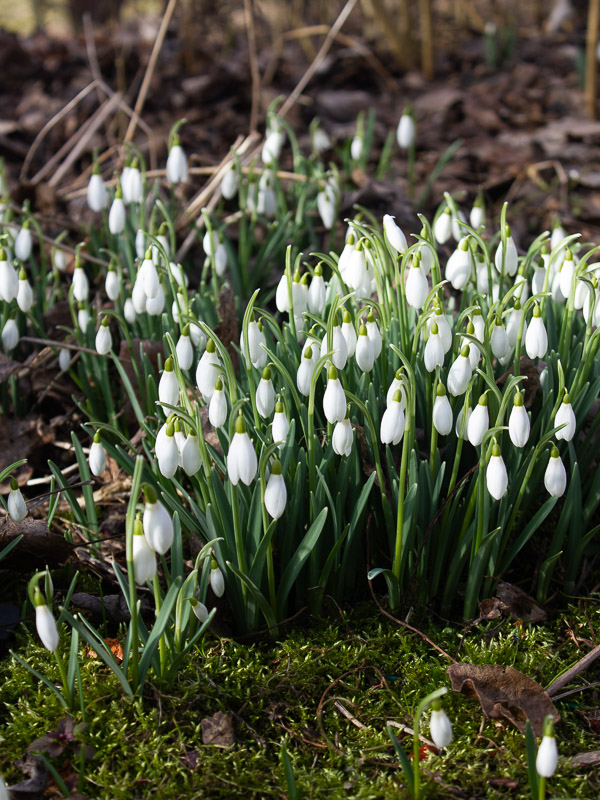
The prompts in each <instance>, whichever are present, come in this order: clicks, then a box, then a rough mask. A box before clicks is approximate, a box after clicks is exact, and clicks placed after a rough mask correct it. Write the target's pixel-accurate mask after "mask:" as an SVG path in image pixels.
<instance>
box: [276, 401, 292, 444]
mask: <svg viewBox="0 0 600 800" xmlns="http://www.w3.org/2000/svg"><path fill="white" fill-rule="evenodd" d="M289 429H290V421H289V419H288V418H287V416H286V414H285V411H284V409H283V403H282V402H281V400H278V401H277V403H276V404H275V414H274V415H273V424H272V427H271V435H272V436H273V441H274V442H278V443H279V444H280V445H282V444H283V443H284V442H285V440H286V439H287V435H288V431H289Z"/></svg>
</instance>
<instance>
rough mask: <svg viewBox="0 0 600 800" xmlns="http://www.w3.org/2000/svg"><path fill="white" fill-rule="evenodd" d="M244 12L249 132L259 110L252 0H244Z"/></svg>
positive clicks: (256, 120) (258, 78)
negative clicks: (246, 38) (248, 85)
mask: <svg viewBox="0 0 600 800" xmlns="http://www.w3.org/2000/svg"><path fill="white" fill-rule="evenodd" d="M244 13H245V15H246V31H247V33H248V51H249V55H250V75H251V77H252V106H251V108H250V133H252V131H255V130H256V124H257V122H258V112H259V110H260V108H259V107H260V72H259V70H258V56H257V53H256V32H255V30H254V15H253V13H252V0H244Z"/></svg>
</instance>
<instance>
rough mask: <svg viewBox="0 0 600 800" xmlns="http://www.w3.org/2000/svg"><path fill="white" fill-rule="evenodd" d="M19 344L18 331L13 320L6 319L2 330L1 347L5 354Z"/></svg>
mask: <svg viewBox="0 0 600 800" xmlns="http://www.w3.org/2000/svg"><path fill="white" fill-rule="evenodd" d="M18 344H19V329H18V328H17V323H16V321H15V320H14V319H7V320H6V322H5V323H4V327H3V328H2V347H3V349H4V351H5V352H6V353H8V352H9V351H10V350H14V349H15V347H16V346H17V345H18Z"/></svg>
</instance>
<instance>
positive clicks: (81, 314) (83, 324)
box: [77, 303, 91, 333]
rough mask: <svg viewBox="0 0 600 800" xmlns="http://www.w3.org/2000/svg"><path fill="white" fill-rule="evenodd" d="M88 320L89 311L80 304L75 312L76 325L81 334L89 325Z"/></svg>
mask: <svg viewBox="0 0 600 800" xmlns="http://www.w3.org/2000/svg"><path fill="white" fill-rule="evenodd" d="M90 319H91V317H90V312H89V309H88V308H86V307H85V306H84V305H83V304H82V303H80V304H79V308H78V310H77V324H78V325H79V330H80V331H81V332H82V333H85V332H86V330H87V326H88V325H89V324H90Z"/></svg>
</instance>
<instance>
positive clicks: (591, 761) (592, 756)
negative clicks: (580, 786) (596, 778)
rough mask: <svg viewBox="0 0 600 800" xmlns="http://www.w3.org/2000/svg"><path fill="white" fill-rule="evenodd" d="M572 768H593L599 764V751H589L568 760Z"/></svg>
mask: <svg viewBox="0 0 600 800" xmlns="http://www.w3.org/2000/svg"><path fill="white" fill-rule="evenodd" d="M569 764H570V765H571V766H572V767H595V766H597V765H598V764H600V750H590V752H589V753H577V755H576V756H573V758H571V759H570V760H569Z"/></svg>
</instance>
